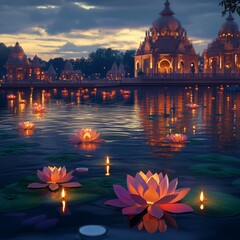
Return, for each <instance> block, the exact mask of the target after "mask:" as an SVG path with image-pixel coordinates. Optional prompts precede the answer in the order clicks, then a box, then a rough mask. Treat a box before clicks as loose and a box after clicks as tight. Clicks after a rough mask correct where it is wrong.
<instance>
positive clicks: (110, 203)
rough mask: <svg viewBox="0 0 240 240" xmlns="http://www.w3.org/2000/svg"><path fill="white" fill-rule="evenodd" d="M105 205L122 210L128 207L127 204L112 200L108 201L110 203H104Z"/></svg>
mask: <svg viewBox="0 0 240 240" xmlns="http://www.w3.org/2000/svg"><path fill="white" fill-rule="evenodd" d="M104 204H106V205H109V206H113V207H120V208H123V207H127V206H128V205H127V204H125V203H123V202H122V201H120V200H119V199H111V200H108V201H106V202H104Z"/></svg>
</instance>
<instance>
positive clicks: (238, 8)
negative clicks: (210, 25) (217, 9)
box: [219, 0, 240, 15]
mask: <svg viewBox="0 0 240 240" xmlns="http://www.w3.org/2000/svg"><path fill="white" fill-rule="evenodd" d="M219 5H220V6H222V7H223V11H222V15H225V14H226V13H227V12H231V13H235V12H236V13H237V14H239V15H240V0H223V1H221V2H220V3H219Z"/></svg>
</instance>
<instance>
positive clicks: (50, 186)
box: [48, 183, 59, 191]
mask: <svg viewBox="0 0 240 240" xmlns="http://www.w3.org/2000/svg"><path fill="white" fill-rule="evenodd" d="M48 187H49V188H50V190H52V191H55V190H57V189H58V188H59V185H58V184H57V183H51V184H49V186H48Z"/></svg>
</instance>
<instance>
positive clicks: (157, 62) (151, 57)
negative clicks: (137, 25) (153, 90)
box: [134, 0, 199, 77]
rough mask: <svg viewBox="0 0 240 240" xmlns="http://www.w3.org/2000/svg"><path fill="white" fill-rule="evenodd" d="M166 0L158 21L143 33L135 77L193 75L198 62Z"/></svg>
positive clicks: (136, 57)
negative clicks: (143, 37) (143, 75)
mask: <svg viewBox="0 0 240 240" xmlns="http://www.w3.org/2000/svg"><path fill="white" fill-rule="evenodd" d="M173 15H174V12H173V11H172V10H171V8H170V3H169V1H168V0H166V2H165V8H164V10H163V11H162V12H160V17H159V18H158V19H157V20H155V21H154V22H153V23H152V27H151V28H150V29H149V30H148V31H146V35H145V39H144V41H143V42H142V43H141V44H140V46H139V48H138V50H137V53H136V55H135V57H134V61H135V73H134V75H135V77H137V76H138V74H139V73H140V72H143V73H144V74H146V75H148V74H163V73H164V74H169V73H197V72H198V58H199V56H198V55H197V54H196V52H195V50H194V47H193V45H192V44H191V42H190V41H189V39H188V37H187V32H186V30H185V29H184V28H183V27H182V25H181V23H180V21H179V20H178V19H177V18H175V17H174V16H173Z"/></svg>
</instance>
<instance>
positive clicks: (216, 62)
mask: <svg viewBox="0 0 240 240" xmlns="http://www.w3.org/2000/svg"><path fill="white" fill-rule="evenodd" d="M203 58H204V72H205V73H210V74H217V73H240V32H239V28H238V25H237V23H236V22H235V21H234V18H233V17H232V15H231V13H230V14H229V16H228V18H227V19H226V22H225V23H223V24H222V26H221V29H220V31H219V32H218V37H217V38H216V39H214V40H213V41H212V43H211V44H209V45H208V48H207V49H206V50H205V51H204V53H203Z"/></svg>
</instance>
